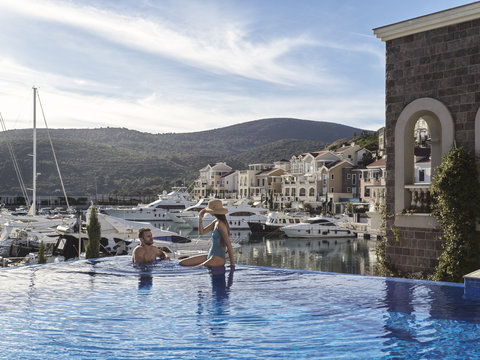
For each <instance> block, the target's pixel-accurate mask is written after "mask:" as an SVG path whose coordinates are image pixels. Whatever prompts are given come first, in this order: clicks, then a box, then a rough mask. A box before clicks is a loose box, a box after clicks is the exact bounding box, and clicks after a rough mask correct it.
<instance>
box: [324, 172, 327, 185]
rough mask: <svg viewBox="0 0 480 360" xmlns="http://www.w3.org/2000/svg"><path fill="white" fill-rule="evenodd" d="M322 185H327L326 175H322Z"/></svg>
mask: <svg viewBox="0 0 480 360" xmlns="http://www.w3.org/2000/svg"><path fill="white" fill-rule="evenodd" d="M323 185H327V175H325V174H324V175H323Z"/></svg>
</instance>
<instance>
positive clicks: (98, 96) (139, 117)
mask: <svg viewBox="0 0 480 360" xmlns="http://www.w3.org/2000/svg"><path fill="white" fill-rule="evenodd" d="M470 2H471V1H455V0H448V1H447V0H424V1H418V0H403V1H398V0H189V1H186V0H101V1H99V0H81V1H80V0H68V1H67V0H62V1H59V0H14V1H12V0H0V24H1V29H2V30H1V31H0V113H1V115H2V117H3V119H4V121H5V125H6V128H7V129H9V130H10V129H19V128H31V127H32V122H33V110H32V108H33V90H32V87H34V86H35V87H38V89H39V90H38V91H39V96H40V102H41V105H42V108H43V113H44V115H45V119H46V123H47V125H48V127H49V128H51V129H53V128H77V129H78V128H100V127H123V128H128V129H131V130H138V131H142V132H149V133H154V134H157V133H172V132H175V133H185V132H195V131H202V130H209V129H214V128H220V127H225V126H229V125H234V124H237V123H243V122H246V121H252V120H257V119H264V118H273V117H293V118H298V119H305V120H315V121H327V122H333V123H339V124H343V125H348V126H353V127H358V128H362V129H368V130H377V129H379V128H380V127H382V126H384V124H385V116H384V114H385V43H383V42H382V41H381V40H380V39H377V38H376V37H375V35H374V34H373V31H372V29H374V28H377V27H381V26H385V25H389V24H393V23H396V22H399V21H404V20H408V19H411V18H414V17H418V16H422V15H426V14H430V13H433V12H437V11H441V10H445V9H450V8H452V7H456V6H460V5H464V4H467V3H470ZM37 104H38V103H37ZM43 123H44V120H43V116H42V114H41V112H37V124H43ZM43 126H45V125H43Z"/></svg>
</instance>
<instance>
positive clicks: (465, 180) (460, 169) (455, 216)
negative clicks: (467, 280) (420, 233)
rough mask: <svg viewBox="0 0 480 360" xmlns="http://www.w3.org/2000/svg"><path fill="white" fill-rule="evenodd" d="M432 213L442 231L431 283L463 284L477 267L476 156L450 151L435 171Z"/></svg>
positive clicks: (479, 190)
mask: <svg viewBox="0 0 480 360" xmlns="http://www.w3.org/2000/svg"><path fill="white" fill-rule="evenodd" d="M432 197H433V207H432V213H433V215H434V216H435V218H436V220H437V221H438V223H439V224H440V227H441V229H442V240H443V244H442V246H443V252H442V255H441V256H440V258H439V264H438V266H437V268H436V273H435V275H434V276H433V279H434V280H440V281H453V282H462V281H463V275H465V274H467V273H469V272H472V271H474V270H477V269H478V268H479V267H480V247H479V237H478V233H477V232H476V231H475V222H476V217H477V216H478V215H479V214H480V185H479V183H478V173H477V167H476V164H475V155H474V154H473V153H472V152H469V151H467V150H465V149H463V148H456V149H453V150H452V151H450V152H449V153H448V154H447V155H446V156H445V157H444V158H443V160H442V163H441V165H440V166H439V167H438V168H437V169H436V175H435V178H434V181H433V183H432Z"/></svg>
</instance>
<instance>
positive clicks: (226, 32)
mask: <svg viewBox="0 0 480 360" xmlns="http://www.w3.org/2000/svg"><path fill="white" fill-rule="evenodd" d="M0 9H2V10H3V11H9V12H15V13H20V14H23V15H24V16H29V17H34V18H38V19H41V20H45V21H50V22H55V23H62V24H64V25H67V26H72V27H76V28H80V29H82V30H83V31H87V32H90V33H92V34H94V35H95V36H98V37H102V38H104V39H106V40H108V41H110V42H112V43H116V44H119V45H122V46H126V47H129V48H132V49H136V50H140V51H142V52H146V53H151V54H157V55H160V56H163V57H167V58H171V59H175V60H176V61H180V62H182V63H184V64H187V65H188V66H192V67H195V68H200V69H204V70H207V71H210V72H214V73H218V74H234V75H237V76H243V77H246V78H250V79H256V80H261V81H267V82H271V83H278V84H284V85H295V84H298V83H312V82H316V83H322V82H325V83H330V82H332V81H334V80H333V78H332V77H330V76H328V75H327V74H325V73H323V74H321V73H316V74H315V73H309V74H305V73H304V71H301V70H302V69H301V68H299V67H298V66H295V65H292V64H289V63H284V62H282V58H283V57H285V56H286V55H288V54H290V53H292V52H295V51H298V50H300V49H302V48H304V47H309V46H315V41H313V40H312V39H310V38H309V37H308V36H306V35H298V36H295V37H293V36H292V37H283V38H274V39H272V40H270V41H265V40H264V41H257V42H254V41H252V40H249V29H248V28H246V26H245V24H244V23H243V22H241V21H237V22H235V21H229V22H228V23H223V22H218V23H216V24H215V26H214V28H215V32H214V33H213V32H212V30H211V29H208V30H207V29H206V28H205V27H201V28H198V27H195V26H193V28H182V29H180V28H177V27H176V26H175V25H174V24H171V23H170V22H168V21H166V20H165V19H156V20H155V21H154V20H151V19H149V18H145V17H140V16H129V15H123V14H120V13H116V12H112V11H107V10H102V9H98V8H93V7H89V6H79V5H73V4H66V3H64V2H53V1H45V0H35V1H33V0H15V1H14V2H11V1H8V0H0Z"/></svg>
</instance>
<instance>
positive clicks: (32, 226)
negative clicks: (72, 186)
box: [0, 87, 76, 257]
mask: <svg viewBox="0 0 480 360" xmlns="http://www.w3.org/2000/svg"><path fill="white" fill-rule="evenodd" d="M37 98H38V100H39V103H40V106H41V102H40V98H39V96H38V90H37V88H36V87H33V154H32V157H33V166H32V169H33V181H32V183H33V184H32V185H33V187H32V189H27V188H26V187H25V184H24V182H23V179H22V177H21V173H20V170H19V168H18V164H17V163H16V160H15V157H14V154H13V150H12V149H11V147H10V146H9V151H10V154H11V156H12V161H13V163H14V167H15V171H16V173H17V177H18V179H19V182H20V187H21V189H22V192H23V194H24V197H25V200H26V202H27V204H29V203H30V199H29V196H28V191H27V190H31V191H32V202H31V206H30V209H29V211H28V213H27V214H26V215H14V214H9V213H6V212H2V214H1V215H0V221H1V223H0V224H1V225H3V231H2V233H0V247H3V248H4V250H5V247H7V245H8V247H9V248H10V251H9V253H10V256H18V257H21V256H25V255H26V254H28V253H29V252H35V251H38V248H39V246H40V242H41V241H39V240H38V239H40V238H43V240H42V241H44V242H46V243H53V242H55V241H56V240H55V239H54V238H55V237H58V234H56V232H55V229H56V227H57V226H59V225H62V224H66V223H70V222H73V221H75V220H76V219H75V218H74V217H73V216H65V217H61V218H56V219H49V218H46V217H45V216H41V215H37V209H36V206H37V176H38V173H37V119H36V113H37V109H36V108H37ZM42 113H43V109H42ZM44 119H45V118H44ZM0 120H1V123H2V127H3V129H4V130H5V124H4V121H3V118H1V116H0ZM45 126H47V123H46V120H45ZM47 134H48V137H49V140H50V145H51V148H52V152H53V156H54V159H55V164H56V166H57V171H58V174H59V177H60V182H61V185H62V189H63V192H64V195H65V200H66V203H67V207H70V205H69V203H68V198H67V196H66V192H65V187H64V184H63V179H62V177H61V174H60V169H59V166H58V161H57V158H56V155H55V151H54V148H53V143H52V141H51V138H50V133H49V132H48V126H47ZM33 233H35V236H31V234H33ZM13 234H20V235H22V236H20V235H19V236H13ZM43 235H45V236H43ZM31 239H34V240H36V241H31ZM14 248H15V249H16V250H15V254H12V251H13V249H14ZM6 254H7V252H6V251H3V252H2V256H5V255H6Z"/></svg>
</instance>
